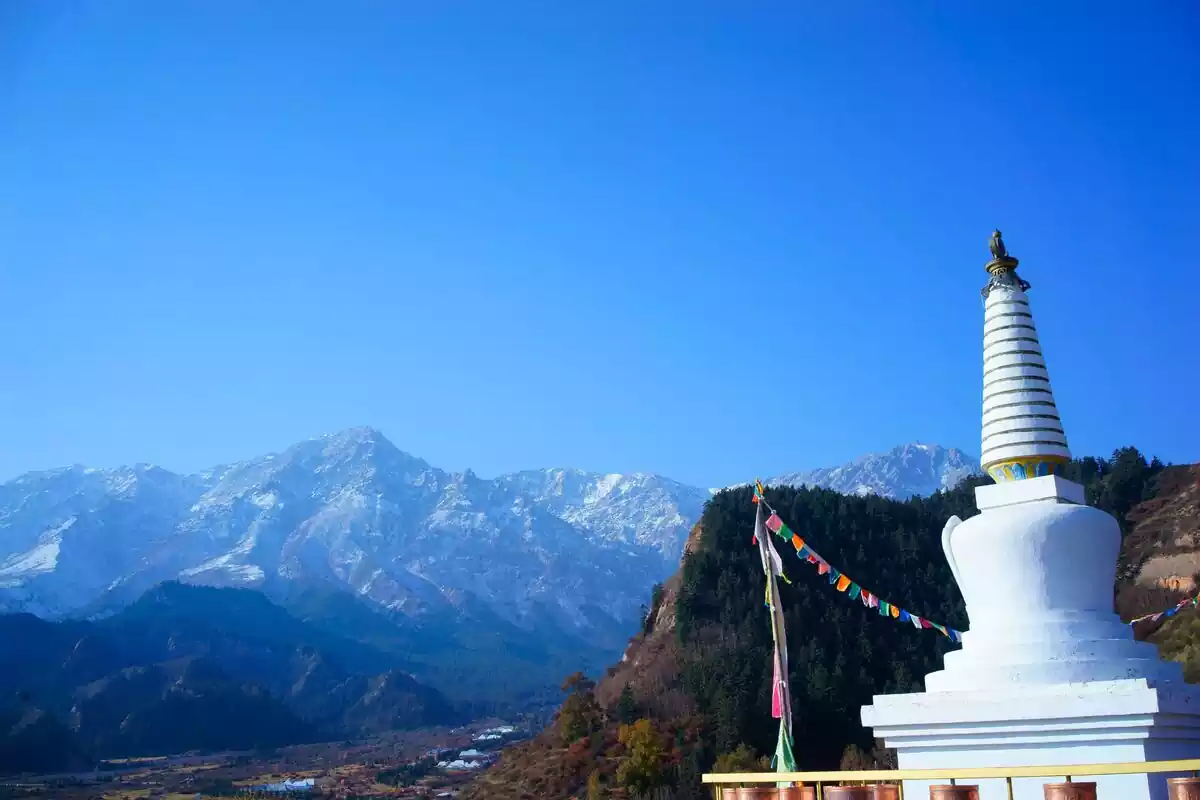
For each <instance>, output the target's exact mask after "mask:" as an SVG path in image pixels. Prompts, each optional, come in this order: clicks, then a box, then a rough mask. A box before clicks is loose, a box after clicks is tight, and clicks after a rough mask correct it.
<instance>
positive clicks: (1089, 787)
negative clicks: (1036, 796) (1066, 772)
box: [1043, 782, 1096, 800]
mask: <svg viewBox="0 0 1200 800" xmlns="http://www.w3.org/2000/svg"><path fill="white" fill-rule="evenodd" d="M1043 791H1044V792H1045V794H1046V800H1096V784H1095V783H1094V782H1093V783H1047V784H1046V786H1045V789H1044V790H1043Z"/></svg>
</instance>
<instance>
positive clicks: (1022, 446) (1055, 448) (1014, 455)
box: [980, 231, 1071, 483]
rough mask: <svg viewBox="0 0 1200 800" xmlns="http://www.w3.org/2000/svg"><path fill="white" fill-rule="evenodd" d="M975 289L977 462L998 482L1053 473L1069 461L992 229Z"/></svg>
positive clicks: (1030, 330) (1024, 310)
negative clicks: (979, 369) (978, 304)
mask: <svg viewBox="0 0 1200 800" xmlns="http://www.w3.org/2000/svg"><path fill="white" fill-rule="evenodd" d="M989 247H990V249H991V253H992V260H991V261H989V262H988V263H987V265H986V268H987V271H988V274H989V276H990V277H989V279H988V283H987V286H985V287H984V288H983V297H984V306H985V311H984V323H983V446H982V450H981V453H982V455H981V456H980V464H981V466H982V467H983V469H984V471H985V472H987V473H988V474H989V475H991V476H992V478H993V479H994V480H995V481H997V482H998V483H999V482H1004V481H1013V480H1023V479H1025V478H1034V477H1038V476H1041V475H1051V474H1057V473H1059V472H1061V469H1062V466H1063V465H1064V464H1066V463H1067V462H1068V461H1070V460H1071V451H1070V450H1068V449H1067V437H1066V434H1065V433H1064V432H1063V427H1062V421H1061V420H1060V419H1059V416H1058V407H1057V406H1056V405H1055V403H1054V393H1053V392H1052V391H1051V389H1050V373H1049V372H1047V370H1046V362H1045V360H1044V359H1043V357H1042V347H1041V344H1040V343H1039V342H1038V335H1037V328H1035V327H1034V324H1033V314H1032V313H1031V312H1030V310H1029V297H1028V296H1027V295H1026V292H1027V291H1028V290H1029V288H1030V285H1029V283H1028V282H1026V281H1024V280H1022V279H1021V278H1020V277H1019V276H1018V275H1017V263H1018V262H1017V259H1015V258H1013V257H1012V256H1011V255H1009V253H1008V248H1007V247H1006V246H1005V244H1004V239H1003V238H1002V237H1001V234H1000V231H993V232H992V238H991V242H990V244H989Z"/></svg>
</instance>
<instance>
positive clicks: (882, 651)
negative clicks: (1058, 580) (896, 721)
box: [466, 448, 1186, 800]
mask: <svg viewBox="0 0 1200 800" xmlns="http://www.w3.org/2000/svg"><path fill="white" fill-rule="evenodd" d="M1172 469H1177V468H1172ZM1184 469H1186V468H1184ZM1162 472H1163V465H1162V464H1161V463H1159V462H1157V461H1156V460H1150V461H1147V460H1146V459H1145V458H1144V457H1143V456H1142V455H1141V454H1140V453H1139V452H1138V451H1137V450H1136V449H1133V448H1126V449H1123V450H1119V451H1117V452H1116V453H1114V454H1113V456H1112V458H1109V459H1098V458H1086V459H1082V460H1079V461H1077V462H1075V463H1073V464H1072V465H1071V466H1070V470H1069V475H1070V477H1072V478H1073V479H1075V480H1078V481H1079V482H1081V483H1083V484H1084V486H1085V487H1086V489H1087V492H1088V497H1089V501H1090V502H1092V503H1093V504H1095V505H1097V506H1099V507H1100V508H1103V509H1105V510H1106V511H1109V512H1110V513H1113V514H1114V515H1115V516H1117V518H1118V519H1119V520H1120V521H1121V523H1122V529H1123V530H1124V531H1125V532H1126V533H1128V532H1129V531H1130V530H1131V528H1132V525H1131V520H1130V518H1131V517H1136V514H1131V512H1132V510H1133V509H1134V508H1135V507H1136V506H1138V504H1140V503H1142V502H1143V501H1150V500H1153V499H1154V498H1155V496H1156V492H1157V491H1158V490H1159V486H1160V481H1159V480H1158V479H1159V477H1160V475H1161V474H1162ZM988 480H989V479H987V478H975V479H970V480H968V481H967V482H965V483H963V484H962V485H960V486H958V487H956V488H955V489H953V490H951V491H948V492H939V493H937V494H934V495H933V496H931V497H927V498H917V499H913V500H910V501H908V502H896V501H892V500H886V499H882V498H878V497H873V496H867V497H856V496H855V497H852V496H845V495H840V494H837V493H835V492H831V491H826V490H821V489H792V488H768V491H767V499H768V501H769V502H770V503H771V505H772V506H774V507H775V509H776V510H777V511H778V512H779V514H780V516H781V517H783V518H784V520H785V521H786V522H787V524H788V525H789V526H790V527H791V528H792V529H793V531H795V532H796V533H797V534H799V535H800V536H801V537H803V538H804V539H805V540H806V541H807V542H809V543H810V544H811V545H812V546H813V547H815V548H816V549H818V550H819V551H820V552H821V554H822V555H823V556H824V557H825V558H826V559H828V560H829V561H830V562H831V563H833V564H835V565H837V566H838V567H839V568H841V569H844V570H846V571H847V572H849V573H850V574H851V575H852V576H853V578H854V580H855V581H857V582H858V583H860V584H861V585H863V586H866V587H869V588H870V589H871V590H872V591H874V592H876V593H878V594H879V595H880V596H881V597H883V598H884V599H888V600H891V601H894V602H896V603H899V604H901V605H903V607H904V608H905V609H908V610H910V611H911V612H913V613H916V614H920V615H921V616H924V617H928V618H930V619H932V620H934V621H937V622H941V623H943V624H945V625H948V626H951V627H955V628H964V627H966V624H967V619H966V615H965V613H964V609H963V603H962V598H961V596H960V594H959V592H958V589H957V587H956V586H955V584H954V581H953V578H952V577H951V575H950V571H949V568H948V567H947V565H946V561H945V557H944V556H943V554H942V551H941V543H940V542H941V530H942V527H943V525H944V524H945V522H946V520H947V519H948V518H949V517H950V516H951V515H955V514H957V515H958V516H959V517H962V518H963V519H966V518H967V517H970V516H972V515H973V514H974V513H976V510H975V503H974V493H973V489H974V487H975V486H977V485H979V484H980V483H982V482H987V481H988ZM1164 483H1167V484H1170V485H1172V486H1173V485H1174V483H1173V482H1172V481H1165V482H1164ZM753 520H754V505H753V504H752V502H751V490H750V489H749V488H741V489H735V490H730V491H725V492H722V493H720V494H718V495H716V496H715V497H714V498H713V499H712V501H711V502H710V503H709V504H708V505H707V507H706V508H705V511H704V515H703V517H702V518H701V521H700V523H699V525H698V526H697V530H696V531H694V532H693V535H692V538H691V539H690V540H689V542H688V550H687V552H686V554H685V557H684V560H683V565H682V568H681V570H680V573H679V574H677V575H676V576H675V577H674V578H672V579H671V580H670V581H668V583H667V584H666V585H665V587H661V588H660V589H658V590H656V592H655V594H654V597H653V598H651V603H650V608H649V613H648V615H647V619H646V623H645V625H644V629H643V631H642V633H640V634H639V635H638V636H637V637H635V639H634V640H633V642H632V643H631V645H630V647H629V649H628V650H627V652H626V654H625V657H624V658H623V659H622V661H621V662H620V663H619V664H617V665H615V666H614V667H613V668H611V669H610V670H609V673H608V675H607V676H605V678H604V679H602V680H601V681H600V682H599V684H598V685H597V686H594V687H593V686H592V685H591V684H590V682H588V681H586V680H581V679H580V676H576V677H575V678H573V679H572V680H571V681H570V682H569V684H568V685H567V686H566V687H565V690H566V691H567V692H568V697H567V700H566V702H565V703H564V705H563V707H562V709H561V710H560V712H559V715H558V718H557V721H556V723H555V725H554V726H553V727H552V728H551V729H549V730H547V731H545V732H543V734H542V735H541V736H539V737H538V739H536V740H535V741H533V742H531V743H529V744H526V745H522V746H520V747H517V748H515V749H513V750H512V751H510V752H509V753H507V754H506V755H505V756H504V758H503V759H502V760H501V762H500V763H499V764H498V765H497V766H496V767H495V768H493V770H491V771H490V772H489V773H488V774H485V775H484V776H481V778H480V780H479V781H478V782H477V783H476V784H475V785H474V786H473V787H472V788H471V789H470V790H469V791H468V793H467V795H466V796H467V798H469V800H482V799H483V798H485V797H486V798H489V800H506V798H514V800H515V798H521V797H525V796H537V797H539V798H546V799H547V800H555V799H556V798H568V797H572V796H579V797H584V796H588V797H600V796H610V797H633V796H637V793H638V792H643V793H645V792H649V791H650V790H652V789H653V790H655V791H657V792H659V795H657V796H661V797H667V798H671V797H674V798H692V797H703V796H704V794H703V793H702V792H701V790H700V787H699V784H698V780H699V775H700V774H701V773H702V772H704V771H706V770H709V769H711V768H712V767H713V766H714V764H718V763H719V767H720V768H723V769H731V768H736V767H738V766H742V767H749V766H752V765H754V763H755V762H756V760H757V759H759V758H760V757H762V756H763V755H764V754H767V753H770V752H771V751H772V750H773V749H774V743H775V736H776V732H777V723H776V722H775V721H774V720H772V719H771V714H770V693H769V687H770V667H769V663H770V662H769V652H770V644H771V634H770V629H769V627H768V619H767V614H766V611H765V609H764V607H763V576H762V567H761V562H760V561H759V556H758V553H757V549H756V548H755V547H753V546H752V544H751V535H752V526H753ZM781 553H782V554H783V556H784V559H785V561H784V565H785V568H786V570H787V574H788V576H789V578H790V579H791V584H784V585H782V586H781V590H780V591H781V599H782V602H783V606H784V609H785V617H786V623H787V631H788V645H789V661H790V670H791V674H790V676H789V678H790V686H791V692H792V706H793V714H794V718H795V738H796V741H795V753H796V758H797V761H798V763H799V766H800V767H801V768H802V769H816V768H835V767H837V766H838V765H839V763H841V762H842V761H843V759H846V758H858V759H860V760H861V759H862V758H869V757H868V756H863V755H862V754H865V753H870V752H871V751H872V749H873V746H874V743H873V741H872V739H871V734H870V731H868V730H866V729H864V728H863V727H862V725H861V723H860V721H859V719H860V718H859V709H860V707H861V706H862V705H864V704H866V703H868V702H870V698H871V696H872V695H874V694H879V693H883V692H904V691H919V690H921V688H922V685H921V680H922V678H923V676H924V675H925V674H926V673H928V672H931V671H933V670H935V669H937V668H939V667H940V664H941V655H942V654H943V653H944V652H945V651H946V650H947V649H948V648H950V647H954V646H955V645H953V644H952V643H951V642H950V641H949V640H948V639H946V638H945V637H943V636H941V635H940V634H938V633H937V632H936V631H932V630H924V631H918V630H915V629H914V628H913V627H912V626H911V625H904V624H899V623H898V622H896V621H895V620H893V619H890V618H885V617H881V616H880V615H879V614H878V613H876V612H875V611H873V610H869V609H866V608H864V607H863V606H862V605H861V603H858V602H850V601H848V600H847V597H846V595H844V594H839V593H837V592H836V591H834V589H833V588H832V587H830V586H829V584H828V581H827V580H826V579H825V578H824V577H821V576H818V575H817V574H816V570H815V569H814V567H813V566H812V565H810V564H807V563H805V562H803V561H801V560H800V559H798V558H796V557H795V555H794V554H793V553H792V552H791V549H790V548H781ZM1145 557H1146V554H1145V553H1141V554H1136V555H1125V556H1124V557H1123V564H1122V571H1121V575H1122V580H1124V581H1127V582H1128V581H1129V580H1130V576H1132V575H1134V574H1136V572H1137V569H1138V566H1139V563H1140V561H1142V560H1144V558H1145ZM1153 599H1161V598H1159V597H1157V596H1156V597H1155V598H1153ZM1128 602H1129V603H1131V604H1133V605H1137V604H1139V603H1140V604H1145V602H1148V600H1147V599H1146V598H1145V597H1141V596H1138V595H1137V594H1136V592H1135V593H1133V594H1131V595H1129V600H1128ZM1183 616H1185V615H1181V617H1180V618H1177V619H1176V620H1173V621H1172V623H1171V626H1170V630H1176V629H1179V626H1180V624H1181V622H1182V617H1183ZM1167 630H1168V628H1164V631H1163V632H1161V633H1165V632H1166V631H1167ZM1178 638H1179V637H1178V636H1177V637H1176V639H1178ZM1177 649H1180V650H1182V649H1186V648H1185V646H1184V645H1179V647H1178V648H1177ZM604 792H607V793H608V794H607V795H604V794H603V793H604Z"/></svg>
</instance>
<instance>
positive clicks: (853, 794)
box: [823, 786, 871, 800]
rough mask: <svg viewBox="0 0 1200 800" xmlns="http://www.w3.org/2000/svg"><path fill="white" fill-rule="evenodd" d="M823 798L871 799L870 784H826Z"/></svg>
mask: <svg viewBox="0 0 1200 800" xmlns="http://www.w3.org/2000/svg"><path fill="white" fill-rule="evenodd" d="M823 794H824V797H825V800H871V787H870V786H826V787H825V791H824V793H823Z"/></svg>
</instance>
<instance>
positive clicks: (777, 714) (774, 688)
mask: <svg viewBox="0 0 1200 800" xmlns="http://www.w3.org/2000/svg"><path fill="white" fill-rule="evenodd" d="M773 674H774V680H773V681H772V682H771V716H772V717H774V718H775V719H783V681H782V680H780V679H779V659H775V668H774V671H773Z"/></svg>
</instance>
